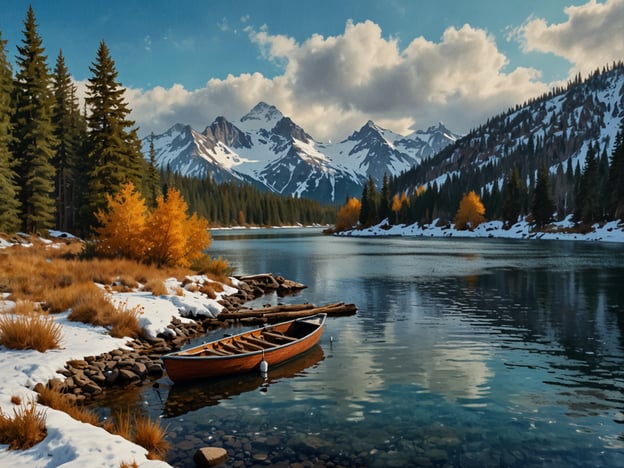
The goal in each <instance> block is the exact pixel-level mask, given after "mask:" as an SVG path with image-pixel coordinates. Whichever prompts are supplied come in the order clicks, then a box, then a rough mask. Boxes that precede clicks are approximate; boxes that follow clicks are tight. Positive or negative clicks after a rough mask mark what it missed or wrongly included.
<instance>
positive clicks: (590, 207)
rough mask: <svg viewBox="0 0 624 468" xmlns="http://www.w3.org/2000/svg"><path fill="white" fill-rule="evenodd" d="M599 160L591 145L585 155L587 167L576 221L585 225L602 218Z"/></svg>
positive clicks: (580, 186)
mask: <svg viewBox="0 0 624 468" xmlns="http://www.w3.org/2000/svg"><path fill="white" fill-rule="evenodd" d="M599 182H600V178H599V172H598V159H596V150H595V148H594V146H593V145H592V144H590V145H589V148H588V149H587V153H586V155H585V167H584V169H583V174H582V175H581V180H580V184H579V190H578V194H577V197H576V214H575V219H576V220H577V221H582V222H583V223H591V222H593V221H596V220H597V219H598V218H599V217H600V187H599Z"/></svg>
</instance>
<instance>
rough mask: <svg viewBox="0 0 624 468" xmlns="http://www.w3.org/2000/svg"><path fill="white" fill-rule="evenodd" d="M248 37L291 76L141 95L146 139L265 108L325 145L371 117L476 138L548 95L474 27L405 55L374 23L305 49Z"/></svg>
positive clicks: (138, 112)
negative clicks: (481, 129)
mask: <svg viewBox="0 0 624 468" xmlns="http://www.w3.org/2000/svg"><path fill="white" fill-rule="evenodd" d="M245 31H246V32H247V34H248V35H249V37H250V40H252V41H253V42H254V43H255V44H257V46H258V47H259V49H260V53H261V54H262V57H263V58H264V59H266V60H269V61H272V62H274V63H276V64H278V65H279V66H281V67H282V72H281V74H279V75H278V76H276V77H274V78H267V77H265V76H263V75H261V74H260V73H253V74H243V75H240V76H228V77H227V78H226V79H222V80H220V79H212V80H210V81H208V82H207V84H206V86H205V87H203V88H201V89H198V90H194V91H189V90H186V89H184V88H183V87H182V86H180V85H175V86H173V87H172V88H170V89H164V88H155V89H152V90H148V91H141V90H131V91H129V93H128V96H129V101H130V106H131V108H132V109H133V110H134V113H133V118H134V119H136V120H137V123H138V124H139V125H140V126H141V129H142V133H143V134H145V133H149V132H151V131H154V132H156V133H159V132H163V131H165V130H166V129H167V128H168V127H169V126H171V125H173V124H174V123H177V122H183V123H189V124H191V125H192V126H193V127H194V128H197V129H198V130H203V128H204V127H205V126H206V125H209V124H210V123H211V122H212V120H213V119H214V118H215V117H216V116H218V115H224V116H226V117H227V118H229V119H232V120H235V119H238V118H240V117H241V116H242V115H244V114H245V113H246V112H247V111H249V110H250V109H251V107H253V106H254V105H255V104H256V103H257V102H258V101H260V100H264V101H266V102H269V103H271V104H274V105H276V106H277V107H278V108H279V109H280V110H282V112H283V113H284V114H285V115H288V116H290V117H291V118H292V119H293V120H294V121H295V122H297V123H298V124H299V125H301V126H303V127H304V128H305V129H306V130H307V131H308V132H310V133H311V134H312V135H313V136H314V137H316V138H318V139H322V140H328V139H332V140H338V139H342V138H345V137H346V136H348V135H349V134H350V133H351V132H352V131H353V130H356V129H358V128H359V127H360V126H361V125H363V124H364V123H365V122H366V121H367V120H368V119H372V120H374V121H376V122H377V123H379V124H380V125H382V126H386V127H387V128H390V129H392V130H394V131H397V132H400V133H407V132H408V131H409V130H410V127H413V128H426V127H428V126H429V125H431V124H434V123H436V122H437V121H444V122H445V123H446V124H447V125H448V126H449V127H450V128H451V129H453V130H455V131H458V132H466V131H468V130H470V129H471V128H473V127H476V126H477V125H479V124H480V123H482V122H483V121H485V120H486V119H487V118H488V117H490V116H492V115H493V114H495V113H498V112H501V111H503V110H505V109H506V108H508V107H510V106H513V105H515V104H517V103H519V102H522V101H524V100H526V99H527V98H528V97H533V96H536V95H539V94H540V93H542V92H544V91H546V89H547V87H546V85H545V84H544V83H542V82H540V81H539V73H538V71H537V70H535V69H530V68H522V67H518V68H515V69H513V70H510V71H505V67H506V66H507V65H508V63H507V62H508V61H507V58H506V57H505V55H504V54H503V53H501V52H500V51H499V50H498V48H497V45H496V43H495V41H494V38H493V37H492V36H491V35H489V34H488V33H487V32H486V31H484V30H482V29H478V28H474V27H471V26H469V25H465V26H463V27H462V28H460V29H456V28H453V27H451V28H448V29H447V30H446V31H445V32H444V34H443V36H442V37H441V39H440V41H439V42H432V41H428V40H426V39H424V38H423V37H418V38H416V39H414V40H413V41H412V42H411V43H409V44H408V45H407V46H406V47H405V48H403V49H401V48H400V47H399V43H398V41H397V40H396V39H395V38H392V37H390V38H385V37H383V34H382V30H381V28H380V27H379V25H377V24H375V23H374V22H372V21H365V22H363V23H353V22H351V21H349V22H347V24H346V26H345V30H344V32H343V33H342V34H340V35H336V36H329V37H323V36H321V35H318V34H315V35H313V36H311V37H309V38H308V39H307V40H305V41H304V42H302V43H297V42H296V41H295V39H293V38H292V37H288V36H284V35H271V34H270V33H269V32H268V30H267V28H266V27H262V28H260V30H254V29H252V28H250V27H247V28H246V29H245Z"/></svg>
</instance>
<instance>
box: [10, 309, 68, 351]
mask: <svg viewBox="0 0 624 468" xmlns="http://www.w3.org/2000/svg"><path fill="white" fill-rule="evenodd" d="M61 339H62V327H61V325H59V324H58V323H56V322H55V321H54V319H53V318H52V317H49V316H46V315H42V314H34V313H33V314H28V315H9V314H2V315H0V344H2V345H4V346H6V347H7V348H10V349H35V350H37V351H39V352H40V353H43V352H45V351H47V350H49V349H58V348H59V347H60V344H61Z"/></svg>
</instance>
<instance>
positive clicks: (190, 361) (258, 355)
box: [162, 314, 327, 382]
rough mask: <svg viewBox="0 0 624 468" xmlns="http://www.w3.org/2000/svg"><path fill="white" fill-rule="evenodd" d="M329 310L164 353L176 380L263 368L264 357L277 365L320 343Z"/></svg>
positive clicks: (172, 376) (172, 378) (171, 375)
mask: <svg viewBox="0 0 624 468" xmlns="http://www.w3.org/2000/svg"><path fill="white" fill-rule="evenodd" d="M326 317H327V314H317V315H313V316H310V317H303V318H298V319H295V320H290V321H288V322H282V323H276V324H274V325H269V326H265V327H261V328H256V329H253V330H249V331H246V332H243V333H239V334H237V335H232V336H227V337H224V338H221V339H219V340H216V341H211V342H209V343H204V344H202V345H199V346H195V347H193V348H189V349H185V350H182V351H177V352H175V353H170V354H166V355H164V356H163V357H162V360H163V363H164V365H165V369H166V370H167V375H168V376H169V378H170V379H171V380H173V381H174V382H182V381H187V380H193V379H205V378H211V377H221V376H224V375H231V374H239V373H243V372H250V371H254V370H255V371H257V372H260V363H261V362H262V361H263V360H264V361H266V363H267V364H268V366H269V369H270V368H271V366H276V365H278V364H281V363H284V362H286V361H288V360H290V359H293V358H295V357H297V356H299V355H300V354H303V353H305V352H306V351H308V350H309V349H310V348H312V347H313V346H314V345H315V344H317V343H318V341H319V339H320V338H321V334H322V333H323V327H324V326H325V319H326Z"/></svg>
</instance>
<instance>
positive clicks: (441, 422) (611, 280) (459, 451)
mask: <svg viewBox="0 0 624 468" xmlns="http://www.w3.org/2000/svg"><path fill="white" fill-rule="evenodd" d="M210 253H211V255H213V256H217V255H222V256H223V257H225V258H227V259H229V260H230V262H231V263H232V264H233V265H234V266H235V267H236V272H237V274H254V273H263V272H272V273H275V274H282V275H283V276H285V277H286V278H289V279H293V280H296V281H300V282H303V283H305V284H306V285H307V286H308V288H307V289H305V290H304V291H302V292H301V293H300V294H298V295H296V296H292V297H286V298H278V297H276V296H268V297H263V298H261V299H259V300H257V301H256V305H259V304H269V303H271V304H275V303H277V302H283V303H301V302H312V303H315V304H319V305H320V304H326V303H331V302H337V301H345V302H353V303H355V304H356V305H357V306H358V308H359V310H358V313H357V315H355V316H352V317H339V318H330V319H328V323H327V325H326V331H325V334H324V336H323V338H322V339H321V344H320V346H319V347H317V348H315V349H314V350H313V351H312V352H311V353H309V354H308V355H306V356H305V357H304V358H302V359H299V360H296V361H293V362H291V363H289V364H288V365H286V366H282V367H278V368H275V369H270V370H269V380H268V381H267V382H263V381H262V379H261V378H260V377H259V376H256V375H251V376H247V377H242V378H241V377H237V378H232V379H228V380H222V381H218V382H207V383H198V384H193V385H184V386H182V385H173V384H172V383H171V382H170V381H169V380H168V379H167V378H163V379H161V380H160V382H159V388H155V389H152V388H150V389H146V390H143V391H142V392H141V393H137V394H135V395H129V394H128V393H126V394H125V396H124V400H125V401H126V404H127V402H128V401H131V403H132V404H133V405H135V406H136V407H137V408H140V410H141V411H144V412H146V413H149V414H150V415H151V416H152V417H160V418H162V420H163V423H164V424H165V425H168V427H169V432H170V441H171V442H172V444H173V446H174V447H175V448H174V450H172V452H171V453H170V458H169V462H170V463H172V464H174V465H176V466H194V465H193V462H192V456H193V454H194V453H195V451H196V450H197V448H199V447H201V446H206V445H222V446H225V447H226V448H227V449H228V452H229V454H230V458H229V460H228V464H230V465H234V464H237V463H238V465H239V466H243V465H252V464H257V465H258V466H263V465H274V464H282V465H283V466H288V463H294V462H302V461H306V460H312V461H316V462H318V463H320V464H335V465H344V466H380V467H381V466H467V467H471V466H475V467H477V466H479V467H482V466H518V467H525V466H577V467H585V466H606V467H615V466H624V335H623V333H624V246H620V245H609V244H595V243H575V242H543V241H535V240H533V241H503V240H459V239H423V238H411V239H403V238H387V239H385V238H384V239H354V238H334V237H325V236H322V235H320V231H319V230H315V229H305V230H303V229H300V230H255V231H222V232H214V233H213V244H212V247H211V249H210ZM228 332H232V330H228ZM221 333H223V332H221Z"/></svg>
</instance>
